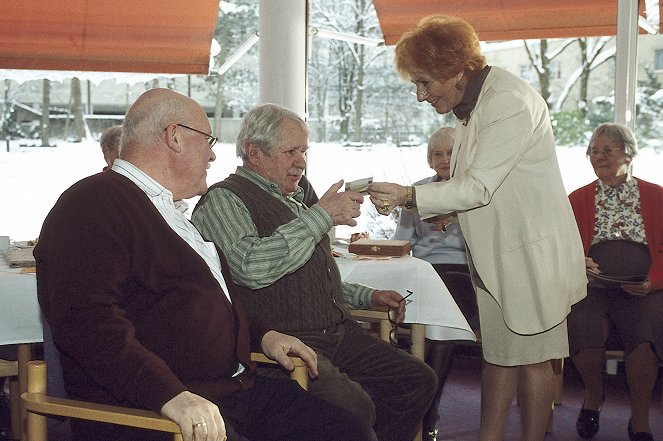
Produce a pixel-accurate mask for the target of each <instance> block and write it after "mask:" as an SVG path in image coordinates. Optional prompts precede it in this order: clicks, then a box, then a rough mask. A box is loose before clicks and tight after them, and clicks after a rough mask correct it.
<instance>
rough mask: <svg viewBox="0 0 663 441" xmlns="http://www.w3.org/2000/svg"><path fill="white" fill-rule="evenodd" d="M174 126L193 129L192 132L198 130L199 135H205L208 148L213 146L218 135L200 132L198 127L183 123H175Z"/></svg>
mask: <svg viewBox="0 0 663 441" xmlns="http://www.w3.org/2000/svg"><path fill="white" fill-rule="evenodd" d="M175 125H176V126H180V127H184V128H185V129H189V130H193V131H194V132H198V133H200V134H201V135H203V136H205V137H206V138H207V143H208V144H209V148H212V147H214V144H216V142H217V141H218V140H219V138H218V137H216V136H212V135H211V134H208V133H205V132H201V131H200V130H198V129H194V128H193V127H189V126H185V125H184V124H175Z"/></svg>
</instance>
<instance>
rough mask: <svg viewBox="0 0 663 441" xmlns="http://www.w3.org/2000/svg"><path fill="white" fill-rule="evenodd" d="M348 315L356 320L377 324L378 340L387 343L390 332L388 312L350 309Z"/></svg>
mask: <svg viewBox="0 0 663 441" xmlns="http://www.w3.org/2000/svg"><path fill="white" fill-rule="evenodd" d="M350 315H351V316H352V317H354V318H356V319H363V320H366V321H372V322H379V324H380V339H381V340H384V341H386V342H389V333H390V332H391V323H390V322H389V312H388V311H377V310H374V309H351V310H350Z"/></svg>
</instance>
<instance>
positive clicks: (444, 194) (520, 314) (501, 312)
mask: <svg viewBox="0 0 663 441" xmlns="http://www.w3.org/2000/svg"><path fill="white" fill-rule="evenodd" d="M396 68H397V70H398V71H399V73H400V74H401V76H402V77H404V78H407V79H409V80H410V81H411V82H412V83H413V84H414V88H413V91H414V92H416V96H417V99H418V100H419V101H420V102H427V103H429V104H430V105H431V106H432V107H433V108H434V109H435V111H436V112H438V113H440V114H445V113H448V112H453V113H454V114H455V115H456V118H457V123H456V140H455V142H454V147H453V157H452V161H451V178H450V179H449V180H448V181H446V182H434V183H430V184H425V185H420V186H417V187H403V186H400V185H397V184H391V183H374V184H372V185H371V187H370V188H369V192H370V195H371V202H373V204H375V206H376V207H377V209H378V211H379V212H380V213H382V214H388V213H390V212H391V210H392V209H393V208H394V207H395V206H397V205H403V206H406V207H408V206H416V207H417V210H418V212H419V215H420V217H421V218H422V219H427V218H431V217H434V216H438V215H440V214H446V213H451V212H454V211H455V212H457V213H458V221H459V224H460V227H461V230H462V233H463V236H464V237H465V241H466V244H467V252H468V261H469V264H470V270H471V272H472V281H473V283H474V285H475V290H476V295H477V304H478V306H479V317H480V326H481V335H482V352H483V358H484V364H483V369H482V391H481V429H480V440H481V441H488V440H491V441H492V440H501V439H503V437H504V431H505V426H506V421H507V415H508V410H509V406H510V404H511V402H512V400H513V397H514V395H515V394H516V391H518V394H519V399H520V409H521V421H522V439H523V440H526V441H538V440H543V439H544V436H545V429H546V424H547V421H548V418H549V415H550V407H551V404H552V399H551V397H552V396H553V389H554V384H553V383H554V381H553V372H552V367H551V363H550V362H549V360H551V359H557V358H564V357H566V356H568V354H569V348H568V338H567V330H566V316H567V315H568V313H569V311H570V309H571V305H572V304H574V303H576V302H578V301H579V300H580V299H582V298H583V297H584V296H585V295H586V287H585V285H586V282H587V280H586V277H585V264H584V255H583V250H582V244H581V242H580V235H579V234H578V228H577V226H576V223H575V220H574V218H573V213H572V210H571V206H570V204H569V201H568V198H567V196H566V192H565V191H564V186H563V184H562V178H561V174H560V172H559V166H558V164H557V158H556V155H555V140H554V137H553V133H552V127H551V124H550V118H549V115H548V107H547V105H546V103H545V101H544V100H543V98H541V95H539V93H537V92H536V90H534V89H533V88H532V87H531V86H530V85H529V84H527V83H526V82H525V81H523V80H521V79H520V78H518V77H516V76H514V75H513V74H511V73H509V72H506V71H504V70H502V69H500V68H497V67H491V66H487V65H486V60H485V57H484V56H483V55H482V54H481V49H480V45H479V39H478V37H477V35H476V33H475V32H474V29H472V27H471V26H470V25H469V24H468V23H466V22H465V21H463V20H461V19H459V18H455V17H444V16H431V17H427V18H424V19H423V20H421V21H420V22H419V24H418V25H417V26H416V27H415V29H414V30H413V31H411V32H409V33H406V34H404V35H403V36H402V37H401V40H400V41H399V42H398V45H397V46H396Z"/></svg>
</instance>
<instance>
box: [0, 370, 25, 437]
mask: <svg viewBox="0 0 663 441" xmlns="http://www.w3.org/2000/svg"><path fill="white" fill-rule="evenodd" d="M0 378H8V379H9V397H10V401H9V411H10V415H11V435H12V438H14V439H19V438H20V436H21V426H20V425H19V423H18V422H19V420H20V418H21V417H20V408H21V405H20V400H19V395H20V394H19V387H18V361H9V360H2V359H0ZM0 384H2V383H0Z"/></svg>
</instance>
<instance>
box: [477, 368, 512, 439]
mask: <svg viewBox="0 0 663 441" xmlns="http://www.w3.org/2000/svg"><path fill="white" fill-rule="evenodd" d="M517 384H518V367H517V366H498V365H496V364H491V363H488V362H485V361H484V363H483V368H482V370H481V430H480V434H479V439H480V440H481V441H501V440H502V439H503V438H504V430H505V428H506V421H507V416H508V413H509V407H510V406H511V401H513V397H514V395H515V394H516V388H517Z"/></svg>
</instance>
